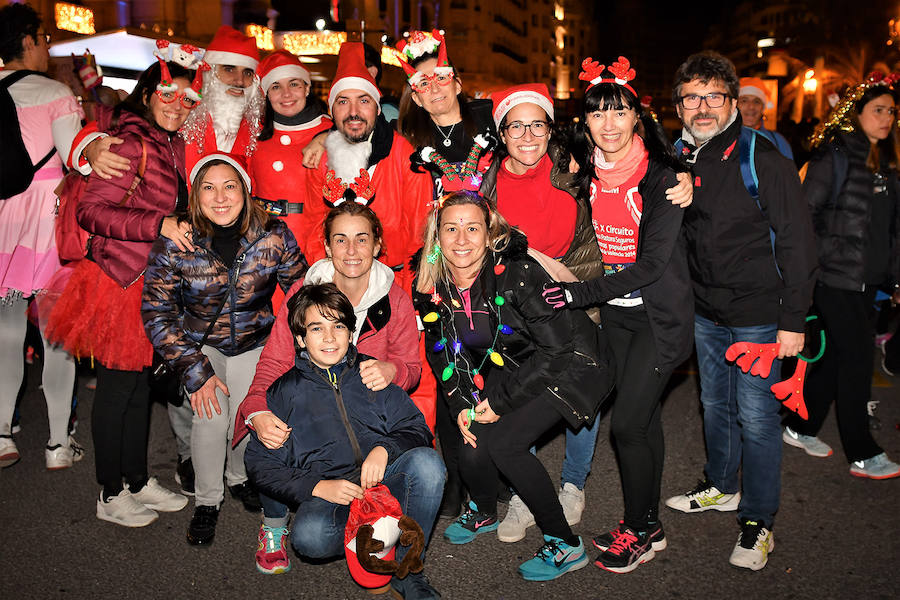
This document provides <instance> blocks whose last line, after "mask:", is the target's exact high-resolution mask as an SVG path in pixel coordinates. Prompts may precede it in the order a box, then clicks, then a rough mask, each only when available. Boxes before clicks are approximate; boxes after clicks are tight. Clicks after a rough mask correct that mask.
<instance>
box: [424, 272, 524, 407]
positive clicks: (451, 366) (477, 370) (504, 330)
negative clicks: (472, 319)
mask: <svg viewBox="0 0 900 600" xmlns="http://www.w3.org/2000/svg"><path fill="white" fill-rule="evenodd" d="M504 270H506V266H505V265H502V264H499V263H498V264H497V265H495V266H494V274H496V275H500V274H501V273H503V271H504ZM454 289H455V290H456V293H457V294H458V295H459V300H457V299H456V298H454V297H453V290H454ZM447 290H448V292H449V294H450V302H449V304H448V302H447V301H446V300H444V299H443V298H442V297H441V295H440V294H439V293H438V291H437V288H436V287H435V289H434V290H433V291H432V294H431V302H432V304H435V305H437V306H444V307H446V308H447V309H448V312H449V314H450V319H449V323H446V324H445V323H444V320H442V319H441V317H440V314H438V312H437V311H431V312H429V313H428V314H426V315H425V316H424V317H423V318H422V320H423V321H425V322H426V323H434V322H435V321H439V323H440V327H441V337H440V339H439V340H438V341H437V342H435V344H434V346H433V347H432V348H431V350H432V352H436V353H437V352H443V353H444V358H445V360H446V361H447V366H446V367H444V370H443V371H442V372H441V381H447V380H448V379H450V378H451V377H453V375H454V373H459V374H461V375H462V374H465V375H466V376H467V377H468V378H469V381H471V382H472V384H473V385H474V386H475V387H476V388H477V391H474V392H472V400H468V399H467V400H468V402H469V405H470V409H469V421H470V422H471V420H472V419H473V418H474V414H473V413H474V409H475V406H476V405H477V404H478V403H479V402H481V399H480V397H479V396H478V392H480V391H482V390H484V377H483V376H482V375H481V370H482V369H483V368H484V364H485V362H486V361H487V360H488V359H489V358H490V360H491V362H492V363H494V364H495V365H496V366H498V367H502V366H503V357H502V356H501V355H500V353H499V352H497V350H496V349H495V348H496V347H497V338H499V337H500V334H503V335H510V334H512V333H513V328H512V327H510V326H509V325H504V324H503V321H502V319H501V315H500V309H501V307H502V306H503V305H504V304H505V303H506V300H505V299H504V298H503V296H501V295H500V294H499V293H498V294H496V295H495V296H494V298H493V300H492V301H490V302H487V303H486V304H487V305H488V307H489V310H491V311H492V312H493V314H494V315H496V317H497V327H496V329H495V330H494V337H493V339H492V340H491V345H490V347H489V348H488V350H487V351H486V352H485V354H484V356H483V357H482V359H481V362H480V363H479V364H478V366H477V367H475V366H474V363H472V362H471V361H470V358H469V356H468V355H467V354H465V353H463V352H462V350H463V345H462V342H461V341H460V335H459V332H458V331H457V329H456V319H455V317H454V309H459V308H462V302H465V301H464V300H463V297H462V293H461V292H460V290H459V289H458V288H456V285H455V284H454V285H448V286H447Z"/></svg>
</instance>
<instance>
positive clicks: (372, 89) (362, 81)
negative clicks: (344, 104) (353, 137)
mask: <svg viewBox="0 0 900 600" xmlns="http://www.w3.org/2000/svg"><path fill="white" fill-rule="evenodd" d="M344 90H362V91H364V92H365V93H367V94H369V95H370V96H372V98H373V99H374V100H375V102H378V103H380V102H381V91H379V89H378V86H377V85H375V79H373V78H372V74H371V73H369V70H368V69H366V55H365V50H364V49H363V44H362V42H344V43H343V44H341V50H340V52H339V53H338V65H337V72H335V74H334V82H333V83H332V84H331V91H330V92H328V109H329V110H331V107H332V106H334V101H335V100H336V99H337V97H338V95H339V94H340V93H341V92H343V91H344Z"/></svg>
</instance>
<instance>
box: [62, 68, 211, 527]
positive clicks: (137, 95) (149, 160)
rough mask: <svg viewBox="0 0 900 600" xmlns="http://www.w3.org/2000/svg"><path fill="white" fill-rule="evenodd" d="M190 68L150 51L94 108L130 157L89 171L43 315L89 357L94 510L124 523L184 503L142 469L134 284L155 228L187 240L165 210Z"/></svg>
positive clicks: (141, 363) (180, 160) (142, 360)
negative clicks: (121, 96)
mask: <svg viewBox="0 0 900 600" xmlns="http://www.w3.org/2000/svg"><path fill="white" fill-rule="evenodd" d="M193 78H194V71H192V70H189V69H187V68H185V67H183V66H181V65H179V64H178V63H175V62H168V63H167V62H165V61H164V60H162V59H160V60H159V62H157V63H154V64H153V65H152V66H150V67H149V68H148V69H147V70H145V71H144V72H143V73H142V74H141V76H140V78H139V79H138V83H137V86H136V87H135V88H134V91H133V92H132V93H131V94H130V95H129V96H128V97H127V98H126V99H125V100H123V101H122V102H121V103H120V104H119V105H118V106H116V107H115V108H113V109H106V110H101V111H99V112H98V115H97V122H98V126H99V127H100V129H101V130H104V131H106V132H108V133H110V134H112V135H116V136H117V137H119V138H121V139H123V140H124V141H123V143H122V144H121V145H120V146H119V151H120V154H121V155H122V156H125V157H126V158H128V159H129V160H130V161H131V167H130V169H129V170H128V171H127V172H126V173H124V174H123V175H122V176H120V177H114V178H112V179H102V178H101V177H99V176H98V175H96V174H91V176H90V179H89V181H88V185H87V189H86V191H85V193H84V194H83V196H82V197H81V198H80V203H79V206H78V209H77V218H78V223H79V225H81V227H83V228H84V229H85V230H86V231H88V232H89V233H90V234H92V236H93V237H92V238H91V241H90V249H89V252H88V257H87V258H88V260H82V261H80V262H79V263H78V265H77V266H76V267H75V270H74V272H73V273H72V276H71V278H70V279H69V282H68V284H67V285H66V287H65V289H64V290H63V292H62V295H61V297H60V299H59V300H58V301H57V303H56V305H55V306H54V307H53V310H52V311H51V313H50V318H49V322H48V324H47V338H48V339H49V340H50V341H51V342H53V343H56V344H59V345H61V346H62V347H63V348H65V349H66V350H68V351H69V352H70V353H71V354H73V355H74V356H76V357H91V359H92V360H93V361H95V364H96V365H97V391H96V393H95V395H94V406H93V412H92V414H91V429H92V433H93V441H94V452H95V462H96V471H97V481H98V483H99V484H100V485H101V486H103V490H102V492H101V493H100V498H99V499H98V501H97V518H99V519H102V520H104V521H110V522H112V523H117V524H119V525H124V526H127V527H142V526H145V525H149V524H150V523H152V522H153V521H155V520H156V519H157V518H158V514H157V512H156V511H164V512H173V511H178V510H181V509H182V508H184V507H185V505H186V504H187V498H185V497H184V496H182V495H180V494H175V493H173V492H171V491H169V490H167V489H165V488H163V487H162V486H161V485H160V484H159V482H158V481H157V480H156V478H155V477H149V476H148V472H147V437H148V430H149V423H148V421H149V416H150V412H149V402H150V387H149V385H150V381H149V377H150V368H149V367H150V365H151V364H152V361H153V346H152V345H151V344H150V340H149V339H147V335H146V334H145V333H144V326H143V321H142V320H141V290H142V288H143V273H144V269H145V268H146V266H147V257H148V255H149V254H150V248H151V246H152V244H153V242H154V241H155V240H156V238H157V237H159V236H160V235H163V236H165V237H167V238H169V239H171V240H173V241H174V242H175V244H176V245H178V246H179V248H181V249H183V250H192V249H193V247H192V245H191V242H190V240H189V236H190V234H191V231H190V226H189V224H188V223H187V222H184V221H179V219H178V218H177V217H175V216H174V213H175V212H177V211H179V210H182V211H183V210H184V209H186V207H187V199H188V191H187V185H186V183H185V182H186V177H185V167H184V142H183V140H182V139H181V138H180V137H178V136H177V135H176V132H177V131H178V129H179V128H180V127H181V126H182V125H183V124H184V122H185V120H186V119H187V117H188V114H190V111H191V109H192V108H193V107H194V106H195V104H196V102H197V101H198V100H199V96H197V95H196V94H195V93H192V92H194V90H195V88H192V87H191V86H192V83H191V82H192V80H193ZM195 85H196V84H195ZM101 108H102V107H101ZM141 174H142V176H141ZM97 363H99V364H97Z"/></svg>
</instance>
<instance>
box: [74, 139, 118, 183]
mask: <svg viewBox="0 0 900 600" xmlns="http://www.w3.org/2000/svg"><path fill="white" fill-rule="evenodd" d="M124 141H125V140H123V139H122V138H118V137H116V136H113V135H111V136H107V137H102V138H99V139H96V140H94V141H92V142H91V143H90V144H88V145H87V146H85V148H84V150H83V151H82V154H84V157H85V158H86V159H87V161H88V164H89V165H91V169H92V170H93V171H94V173H96V174H97V175H98V176H99V177H100V178H101V179H112V178H113V177H121V176H122V175H124V174H125V173H127V172H128V169H129V168H130V167H131V161H130V160H128V159H127V158H125V157H124V156H119V155H118V154H116V153H115V152H113V151H112V150H110V147H111V146H112V145H113V144H121V143H122V142H124ZM73 162H75V159H73Z"/></svg>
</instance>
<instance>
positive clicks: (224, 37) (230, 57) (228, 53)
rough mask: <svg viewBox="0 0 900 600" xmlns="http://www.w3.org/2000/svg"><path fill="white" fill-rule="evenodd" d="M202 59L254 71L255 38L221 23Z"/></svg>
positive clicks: (257, 56)
mask: <svg viewBox="0 0 900 600" xmlns="http://www.w3.org/2000/svg"><path fill="white" fill-rule="evenodd" d="M203 60H205V61H206V62H208V63H209V64H211V65H234V66H236V67H245V68H247V69H253V70H254V71H255V70H256V67H257V65H259V49H258V48H257V47H256V38H253V37H250V36H246V35H244V34H243V33H241V32H240V31H238V30H237V29H235V28H234V27H229V26H228V25H222V26H221V27H219V30H218V31H216V35H215V36H214V37H213V39H212V41H211V42H210V43H209V46H208V47H207V48H206V54H205V55H203Z"/></svg>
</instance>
